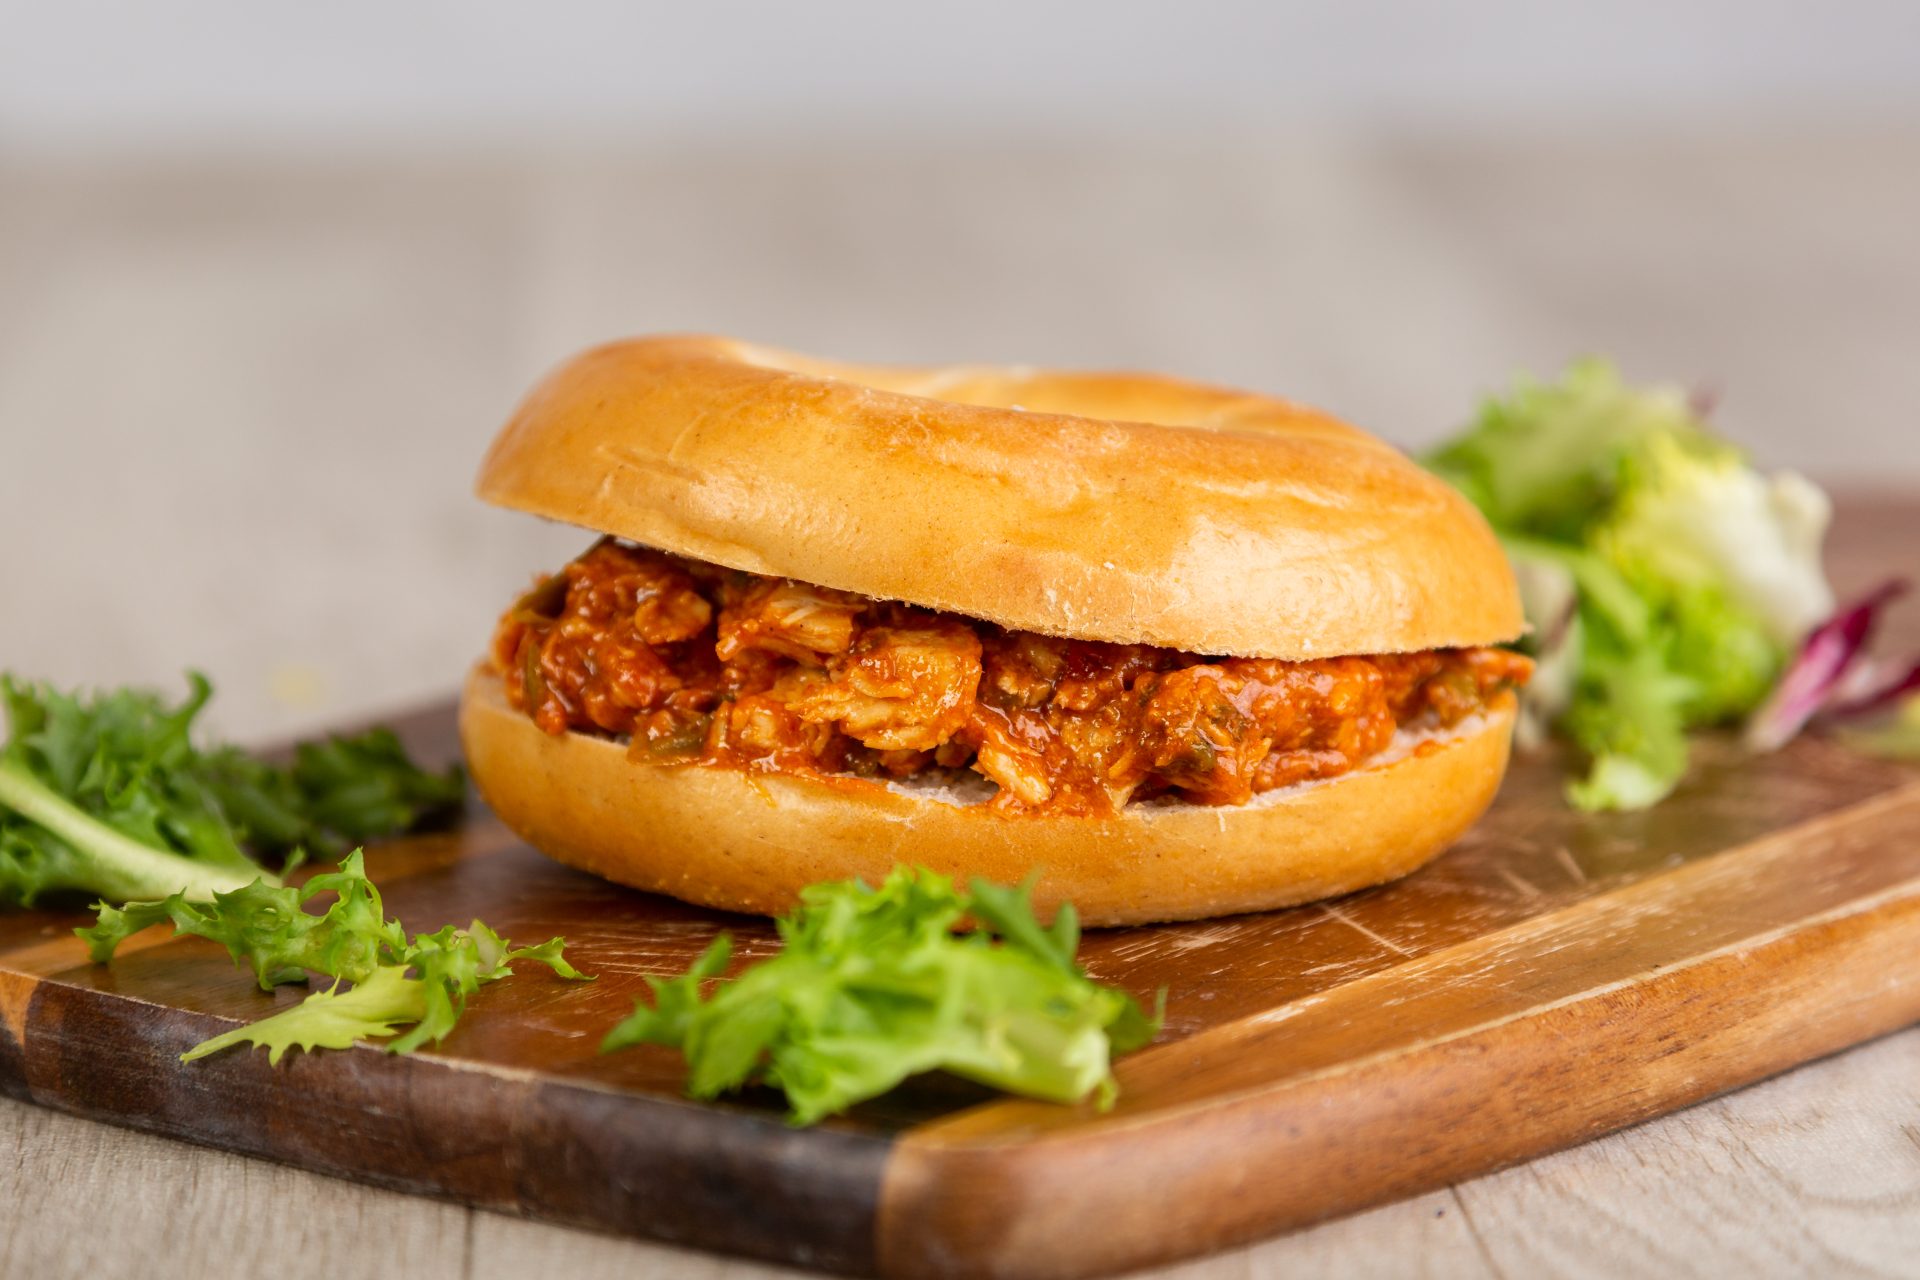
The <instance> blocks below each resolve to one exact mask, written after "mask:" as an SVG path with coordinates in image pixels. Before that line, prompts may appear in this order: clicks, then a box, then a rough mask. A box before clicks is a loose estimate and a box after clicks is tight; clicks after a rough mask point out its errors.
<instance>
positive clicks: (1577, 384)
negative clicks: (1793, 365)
mask: <svg viewBox="0 0 1920 1280" xmlns="http://www.w3.org/2000/svg"><path fill="white" fill-rule="evenodd" d="M1702 434H1703V432H1702V428H1701V426H1700V424H1699V422H1698V420H1697V418H1696V417H1695V415H1694V412H1693V409H1692V407H1691V405H1690V404H1689V403H1688V400H1687V396H1686V393H1685V392H1683V391H1681V390H1679V389H1677V388H1674V387H1633V386H1629V385H1628V384H1627V383H1625V382H1624V381H1622V380H1621V377H1620V374H1619V371H1618V370H1616V369H1615V368H1614V367H1613V365H1612V364H1611V363H1609V362H1607V361H1605V360H1601V359H1597V358H1589V359H1585V360H1580V361H1576V362H1575V363H1574V364H1572V365H1571V366H1569V367H1568V369H1567V371H1566V373H1565V374H1564V375H1563V376H1562V377H1561V379H1560V380H1559V381H1558V382H1536V381H1533V380H1531V379H1521V380H1520V381H1518V382H1517V383H1516V385H1515V386H1514V387H1513V389H1512V390H1511V391H1510V392H1509V393H1508V394H1507V395H1506V396H1504V397H1493V398H1491V399H1488V400H1487V401H1486V402H1485V403H1483V404H1482V405H1481V408H1480V413H1479V416H1478V417H1477V418H1476V419H1475V421H1474V423H1473V425H1472V426H1471V427H1469V428H1468V429H1467V430H1466V431H1465V432H1463V433H1462V434H1461V435H1459V436H1458V437H1456V438H1455V439H1454V440H1452V441H1450V442H1449V443H1447V444H1446V445H1443V446H1442V447H1441V448H1439V449H1437V450H1435V451H1434V452H1432V453H1431V454H1429V455H1427V457H1426V458H1425V459H1424V461H1425V462H1426V464H1427V466H1428V467H1430V468H1431V469H1432V470H1434V471H1435V472H1437V473H1439V474H1440V475H1441V476H1442V477H1443V478H1445V479H1446V480H1448V481H1450V482H1451V483H1452V484H1453V485H1454V487H1455V488H1457V489H1459V490H1460V491H1461V492H1462V493H1464V494H1466V495H1467V496H1468V497H1469V498H1471V499H1472V500H1473V502H1474V505H1476V506H1478V507H1479V508H1480V510H1481V511H1482V512H1483V513H1484V514H1485V515H1486V517H1487V519H1488V521H1489V522H1490V523H1491V524H1492V525H1493V526H1494V527H1495V528H1496V529H1500V530H1504V531H1508V532H1513V533H1526V534H1532V535H1535V536H1540V537H1550V538H1559V539H1562V540H1565V541H1572V542H1578V541H1579V540H1580V536H1581V532H1582V530H1583V529H1584V528H1585V526H1586V524H1587V523H1588V522H1589V521H1590V520H1592V519H1594V518H1595V517H1596V516H1598V515H1599V514H1601V513H1602V512H1603V511H1604V510H1605V509H1606V507H1607V505H1608V503H1609V502H1610V501H1611V500H1612V497H1613V492H1614V486H1615V484H1616V481H1617V478H1618V471H1619V466H1620V460H1621V458H1622V457H1623V455H1624V454H1625V453H1626V452H1627V451H1628V450H1629V449H1631V448H1632V447H1633V446H1635V445H1636V444H1638V443H1639V442H1641V441H1642V440H1645V439H1647V438H1648V437H1650V436H1666V437H1669V438H1676V439H1687V440H1691V439H1695V438H1698V437H1700V436H1701V435H1702Z"/></svg>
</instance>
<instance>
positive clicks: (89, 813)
mask: <svg viewBox="0 0 1920 1280" xmlns="http://www.w3.org/2000/svg"><path fill="white" fill-rule="evenodd" d="M188 686H189V687H188V693H187V696H186V697H185V698H184V699H183V700H181V701H180V702H178V703H169V702H167V701H166V700H165V699H163V698H161V697H159V696H158V695H156V694H154V693H152V692H150V691H147V690H141V689H126V688H122V689H113V690H103V691H99V692H96V693H91V694H81V693H69V692H63V691H61V690H58V689H55V688H53V687H52V686H50V685H46V684H35V683H28V682H23V681H20V680H17V679H15V678H14V677H12V676H9V675H0V702H4V705H5V707H6V713H7V720H8V725H9V736H8V739H7V742H6V745H5V747H4V748H0V903H19V904H30V903H32V902H33V901H34V900H35V899H37V898H38V897H39V896H40V895H42V894H45V893H53V892H63V891H64V892H76V893H86V894H90V895H92V896H94V897H97V898H101V899H106V900H109V901H121V902H124V901H130V900H134V899H149V900H151V899H159V898H164V897H166V896H168V895H170V894H173V893H184V894H186V895H187V896H188V897H190V898H192V899H195V900H198V901H205V900H206V899H208V898H210V897H211V896H212V895H213V894H214V893H216V892H224V891H231V890H234V889H238V888H240V887H242V886H244V885H246V884H248V883H250V882H251V881H252V880H253V879H254V878H255V877H256V876H261V877H264V878H265V879H266V880H267V881H268V883H269V884H271V883H272V880H273V877H272V876H271V875H270V874H267V873H264V872H263V871H262V870H261V867H260V866H259V865H258V863H259V860H267V861H270V862H271V861H280V860H287V861H292V860H297V856H298V854H299V853H300V852H302V851H307V850H310V851H313V852H317V853H323V854H326V855H328V856H337V855H338V854H339V853H342V852H344V851H345V850H346V849H347V848H349V847H351V844H353V843H357V842H360V841H364V840H367V839H370V838H373V837H375V836H380V835H389V834H393V833H395V832H398V831H401V830H404V829H407V828H410V827H412V826H414V825H417V824H419V823H420V822H422V821H424V820H426V819H428V818H430V817H433V816H435V815H437V814H439V813H442V812H445V811H446V810H448V809H450V808H451V807H452V806H453V805H455V804H457V803H458V802H459V799H460V797H461V794H462V791H463V786H464V783H463V780H462V778H461V775H460V773H459V772H458V770H457V769H455V770H449V771H447V772H444V773H429V772H426V771H424V770H422V769H421V768H419V766H417V765H416V764H414V763H413V762H412V761H411V760H410V759H408V758H407V755H406V753H405V751H404V750H402V749H401V747H400V744H399V742H398V740H397V739H396V738H395V737H394V736H393V734H392V733H391V732H390V731H388V730H384V729H378V730H374V731H372V732H370V733H367V734H362V735H358V736H354V737H346V738H333V739H329V740H328V741H326V742H323V743H309V744H305V745H303V746H302V747H300V748H299V749H297V751H296V753H295V757H294V761H293V763H292V764H291V765H290V766H287V767H281V766H279V765H275V764H271V763H268V762H266V761H263V760H259V759H257V758H255V757H252V756H249V755H246V754H245V753H243V752H240V751H238V750H236V749H234V748H232V747H212V748H201V747H197V746H196V745H195V744H194V742H193V728H194V725H195V722H196V721H197V719H198V717H199V716H200V714H201V712H202V710H203V709H204V708H205V706H206V705H207V702H208V700H209V698H210V697H211V696H212V687H211V685H209V684H208V682H207V680H206V679H205V677H203V676H200V675H198V674H189V676H188Z"/></svg>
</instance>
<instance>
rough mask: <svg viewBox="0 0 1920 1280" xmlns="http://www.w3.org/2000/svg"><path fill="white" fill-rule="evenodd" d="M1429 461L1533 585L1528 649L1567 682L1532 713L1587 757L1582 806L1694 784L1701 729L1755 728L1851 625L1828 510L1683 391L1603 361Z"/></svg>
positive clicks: (1555, 683)
mask: <svg viewBox="0 0 1920 1280" xmlns="http://www.w3.org/2000/svg"><path fill="white" fill-rule="evenodd" d="M1426 462H1427V464H1428V465H1429V466H1430V467H1431V468H1432V469H1433V470H1434V471H1436V472H1437V473H1438V474H1440V475H1441V476H1442V477H1444V478H1445V479H1447V480H1449V481H1450V482H1452V483H1453V484H1454V485H1455V486H1456V487H1458V488H1459V489H1460V490H1461V491H1462V492H1463V493H1465V494H1466V495H1467V496H1468V497H1469V498H1471V499H1472V500H1473V501H1474V503H1475V504H1476V505H1477V506H1479V508H1480V509H1481V511H1482V512H1483V513H1484V514H1485V515H1486V517H1487V520H1488V522H1489V523H1491V524H1492V525H1493V527H1494V530H1495V532H1496V533H1497V534H1499V536H1500V538H1501V540H1502V542H1503V543H1504V544H1505V546H1506V548H1507V551H1508V554H1509V556H1510V557H1511V558H1512V560H1513V562H1514V564H1515V567H1516V571H1517V573H1518V576H1519V577H1520V580H1521V582H1522V584H1523V586H1527V587H1528V588H1529V589H1527V590H1526V591H1524V592H1523V597H1524V603H1525V604H1526V606H1527V608H1528V622H1529V624H1530V626H1531V636H1530V638H1529V641H1528V644H1529V645H1530V647H1531V648H1532V649H1533V651H1534V653H1535V656H1536V658H1538V659H1539V661H1540V663H1541V667H1542V669H1543V670H1545V671H1549V672H1553V673H1556V675H1555V678H1553V679H1549V680H1544V681H1537V682H1536V683H1535V685H1534V687H1533V688H1531V689H1529V690H1528V693H1527V699H1528V704H1527V708H1526V709H1527V714H1528V716H1529V718H1530V719H1531V721H1532V722H1533V723H1534V724H1535V725H1537V726H1545V725H1551V726H1552V727H1554V728H1556V729H1558V730H1559V731H1560V732H1561V733H1563V734H1564V735H1565V736H1566V737H1568V738H1570V739H1571V740H1572V741H1573V742H1574V743H1575V744H1576V745H1577V746H1578V747H1579V748H1580V750H1581V751H1582V752H1583V753H1584V755H1585V756H1586V757H1587V767H1586V774H1585V776H1584V777H1583V778H1581V779H1579V780H1577V781H1574V782H1572V783H1571V784H1570V785H1569V787H1568V796H1569V798H1570V799H1571V800H1572V801H1573V803H1574V804H1576V805H1578V806H1579V807H1581V808H1584V809H1640V808H1645V807H1647V806H1649V805H1652V804H1655V803H1658V802H1659V801H1660V800H1661V799H1663V798H1664V797H1665V796H1666V795H1667V794H1669V793H1670V792H1671V791H1672V790H1673V788H1674V786H1675V785H1676V784H1678V782H1679V781H1680V779H1681V777H1682V776H1683V775H1684V774H1685V772H1686V767H1687V755H1688V751H1687V733H1688V731H1689V730H1692V729H1697V728H1702V727H1705V726H1708V725H1716V724H1726V723H1733V722H1737V721H1740V720H1743V719H1745V718H1746V717H1748V716H1750V715H1752V714H1753V712H1754V711H1755V710H1756V708H1758V707H1760V706H1761V705H1762V704H1763V703H1764V702H1765V701H1766V700H1767V698H1768V695H1769V694H1770V693H1771V692H1772V691H1773V689H1774V687H1775V686H1776V684H1777V683H1778V682H1779V680H1780V677H1781V674H1782V672H1783V671H1784V670H1785V669H1786V667H1787V665H1788V663H1789V661H1790V660H1791V659H1792V657H1793V655H1794V652H1795V650H1796V648H1797V646H1798V645H1799V644H1800V642H1801V640H1802V639H1803V637H1805V636H1807V635H1808V634H1809V633H1810V632H1811V631H1812V630H1813V629H1814V628H1815V627H1817V626H1818V625H1819V624H1820V623H1821V621H1822V620H1823V619H1825V618H1827V617H1828V616H1829V615H1830V614H1831V613H1832V612H1833V594H1832V591H1831V589H1830V588H1829V587H1828V585H1827V581H1826V577H1825V575H1824V573H1823V572H1822V569H1821V564H1820V548H1821V542H1822V539H1823V538H1824V536H1825V533H1826V528H1827V524H1828V521H1829V519H1830V516H1831V509H1830V505H1829V503H1828V501H1827V498H1826V496H1825V495H1824V494H1823V493H1822V492H1821V491H1820V490H1819V489H1817V488H1815V487H1814V486H1813V485H1812V484H1810V483H1809V482H1807V481H1806V480H1804V479H1802V478H1801V477H1799V476H1797V475H1794V474H1792V473H1790V472H1783V473H1779V474H1775V475H1765V474H1762V473H1761V472H1759V471H1757V470H1755V469H1754V468H1753V467H1752V466H1751V465H1750V463H1749V462H1748V460H1747V458H1746V456H1745V455H1744V454H1743V453H1742V452H1741V451H1740V450H1739V449H1737V448H1736V447H1734V446H1733V445H1732V444H1729V443H1728V442H1727V441H1725V440H1723V439H1720V438H1719V437H1717V436H1715V435H1714V434H1713V433H1712V432H1711V431H1710V430H1709V429H1708V427H1707V425H1706V423H1705V422H1704V421H1703V420H1702V418H1701V415H1700V413H1699V412H1698V411H1697V410H1696V408H1695V407H1694V406H1693V404H1692V403H1691V402H1690V401H1689V400H1688V398H1687V397H1686V395H1684V394H1683V393H1682V392H1680V391H1678V390H1676V389H1674V388H1670V387H1648V388H1639V387H1633V386H1630V385H1628V384H1627V383H1625V382H1624V381H1623V380H1622V379H1621V378H1620V375H1619V374H1618V372H1617V371H1616V370H1615V369H1614V368H1613V366H1612V365H1610V364H1608V363H1607V362H1605V361H1603V360H1596V359H1589V360H1583V361H1579V362H1577V363H1575V364H1574V365H1573V366H1572V367H1570V368H1569V369H1568V370H1567V371H1566V373H1565V374H1564V375H1563V376H1562V377H1561V379H1560V380H1559V381H1557V382H1553V383H1536V382H1531V381H1523V382H1521V383H1520V384H1519V385H1518V386H1516V387H1515V388H1514V389H1513V390H1512V391H1511V392H1510V393H1509V394H1507V395H1506V396H1504V397H1496V398H1494V399H1492V400H1490V401H1489V402H1488V403H1487V404H1486V405H1485V406H1483V408H1482V409H1481V411H1480V415H1479V417H1478V419H1477V420H1476V421H1475V422H1474V424H1473V425H1472V426H1471V427H1470V428H1469V429H1468V430H1467V431H1465V432H1464V433H1463V434H1461V435H1460V436H1459V437H1458V438H1456V439H1454V440H1452V441H1451V442H1449V443H1447V444H1446V445H1444V446H1443V447H1441V448H1440V449H1438V450H1436V451H1435V452H1434V453H1432V454H1431V455H1429V456H1428V458H1427V459H1426ZM1529 584H1530V585H1529ZM1569 589H1570V592H1571V597H1572V601H1573V603H1572V606H1571V609H1569V607H1568V605H1567V603H1566V600H1567V597H1568V593H1569Z"/></svg>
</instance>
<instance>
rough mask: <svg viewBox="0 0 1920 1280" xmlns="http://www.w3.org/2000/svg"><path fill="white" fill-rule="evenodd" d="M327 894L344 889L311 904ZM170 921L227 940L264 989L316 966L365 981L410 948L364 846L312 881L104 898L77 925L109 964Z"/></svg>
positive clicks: (99, 959)
mask: <svg viewBox="0 0 1920 1280" xmlns="http://www.w3.org/2000/svg"><path fill="white" fill-rule="evenodd" d="M327 893H332V894H335V895H337V896H336V898H335V901H334V902H333V904H332V905H331V906H329V907H328V908H327V910H326V911H325V912H324V913H322V914H320V915H314V914H312V913H311V912H308V911H306V910H305V909H304V906H305V904H306V903H308V902H311V901H312V900H313V899H315V898H317V897H320V896H321V895H323V894H327ZM169 922H170V923H171V924H172V925H173V927H174V930H175V932H177V933H185V934H192V935H193V936H195V937H200V938H208V939H211V940H212V941H214V942H218V943H219V944H220V945H222V946H224V947H225V948H226V949H227V954H228V955H230V956H232V957H233V962H234V963H235V964H237V965H241V966H243V967H245V968H249V969H251V970H253V974H254V977H255V979H256V980H257V981H258V982H259V984H260V987H261V989H262V990H263V991H264V990H270V989H272V988H273V987H276V986H279V985H281V984H282V983H287V982H302V981H305V979H306V975H307V974H308V973H309V972H314V973H324V974H328V975H330V976H332V977H336V978H345V979H347V980H348V981H350V982H359V981H361V980H362V979H364V978H366V977H367V976H368V975H369V974H371V973H372V972H373V970H374V969H376V968H377V967H379V965H380V964H382V963H383V962H385V963H391V962H393V961H394V960H396V959H397V958H398V957H401V956H403V955H405V954H406V950H407V940H406V937H405V935H404V934H403V933H402V932H401V929H400V925H399V922H397V921H392V920H388V919H386V917H385V914H384V911H383V909H382V906H381V902H380V891H379V890H378V889H377V888H375V887H374V884H373V882H372V881H371V880H369V879H367V876H366V871H365V869H364V864H363V861H362V855H361V853H360V852H359V851H358V850H355V851H354V852H353V853H351V854H349V855H348V856H347V858H346V859H345V861H343V862H342V863H341V864H340V868H339V870H337V871H334V872H329V873H327V874H325V875H317V876H314V877H313V878H312V879H310V880H308V881H307V883H306V885H305V887H304V888H299V889H295V888H291V887H285V886H280V885H272V884H268V883H267V882H265V881H264V880H255V881H254V882H253V883H251V884H248V885H246V886H244V887H242V888H239V889H235V890H233V891H231V892H227V893H216V894H214V895H213V898H212V900H211V901H209V902H199V901H195V900H194V899H192V898H191V897H189V896H188V895H187V894H184V893H176V894H173V895H172V896H170V897H168V898H165V899H163V900H161V901H157V902H130V903H128V904H126V905H125V906H123V907H115V906H113V905H111V904H110V903H105V902H103V903H100V904H99V906H98V918H97V919H96V920H95V922H94V924H93V925H92V926H91V927H88V928H84V929H76V930H75V931H74V932H75V933H77V934H78V935H79V937H80V939H81V941H83V942H85V943H86V944H87V951H88V954H89V955H90V956H91V957H92V959H93V961H94V963H95V964H105V963H107V962H108V961H109V960H111V959H112V958H113V953H114V951H115V949H117V948H118V947H119V945H120V944H121V943H122V942H124V941H126V939H127V938H129V937H131V936H132V935H134V934H136V933H139V932H141V931H143V930H146V929H150V928H152V927H153V926H154V925H157V924H162V923H169Z"/></svg>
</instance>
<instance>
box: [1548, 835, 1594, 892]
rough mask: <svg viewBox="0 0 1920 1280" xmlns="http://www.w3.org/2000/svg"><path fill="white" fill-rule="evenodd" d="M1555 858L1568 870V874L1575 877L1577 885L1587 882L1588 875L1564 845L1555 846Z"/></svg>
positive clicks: (1574, 880)
mask: <svg viewBox="0 0 1920 1280" xmlns="http://www.w3.org/2000/svg"><path fill="white" fill-rule="evenodd" d="M1553 856H1554V859H1555V860H1556V861H1557V862H1559V864H1560V865H1561V866H1563V867H1565V868H1566V870H1567V874H1568V875H1570V876H1572V877H1573V882H1574V883H1575V884H1585V883H1586V882H1587V873H1586V872H1584V871H1582V870H1581V869H1580V864H1579V863H1578V862H1576V861H1574V858H1573V854H1571V853H1569V852H1568V851H1567V846H1565V845H1563V844H1556V845H1554V846H1553Z"/></svg>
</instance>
